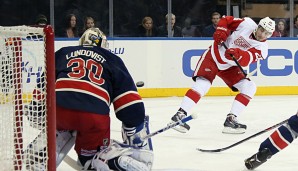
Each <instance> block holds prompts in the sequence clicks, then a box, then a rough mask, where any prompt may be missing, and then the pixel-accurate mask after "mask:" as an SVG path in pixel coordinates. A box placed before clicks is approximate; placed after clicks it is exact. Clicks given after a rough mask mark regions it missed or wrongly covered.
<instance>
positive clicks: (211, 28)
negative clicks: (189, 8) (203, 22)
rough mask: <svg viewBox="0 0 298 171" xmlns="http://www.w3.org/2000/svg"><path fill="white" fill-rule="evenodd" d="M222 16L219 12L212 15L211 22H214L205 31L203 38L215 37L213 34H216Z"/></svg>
mask: <svg viewBox="0 0 298 171" xmlns="http://www.w3.org/2000/svg"><path fill="white" fill-rule="evenodd" d="M220 17H221V16H220V14H219V13H218V12H214V13H212V15H211V21H212V24H211V25H209V26H206V27H205V28H204V30H203V37H212V36H213V33H214V32H215V30H216V27H217V24H218V22H219V20H220Z"/></svg>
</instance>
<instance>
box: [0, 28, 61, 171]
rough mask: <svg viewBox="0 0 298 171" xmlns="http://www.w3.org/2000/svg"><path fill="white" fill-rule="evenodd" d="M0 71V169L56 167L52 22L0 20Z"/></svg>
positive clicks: (49, 169) (53, 168) (52, 170)
mask: <svg viewBox="0 0 298 171" xmlns="http://www.w3.org/2000/svg"><path fill="white" fill-rule="evenodd" d="M0 73H1V74H0V89H1V91H0V117H1V119H0V120H1V121H0V130H1V132H0V163H1V170H6V171H10V170H48V171H54V170H56V96H55V56H54V32H53V29H52V27H51V26H45V27H30V26H11V27H1V26H0ZM32 100H36V101H38V103H37V104H34V106H33V104H32V103H30V102H31V101H32ZM30 105H31V107H28V106H30ZM41 109H42V111H40V110H41Z"/></svg>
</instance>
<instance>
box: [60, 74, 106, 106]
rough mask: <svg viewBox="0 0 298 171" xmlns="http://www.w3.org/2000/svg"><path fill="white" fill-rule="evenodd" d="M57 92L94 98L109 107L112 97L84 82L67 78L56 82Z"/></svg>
mask: <svg viewBox="0 0 298 171" xmlns="http://www.w3.org/2000/svg"><path fill="white" fill-rule="evenodd" d="M56 91H73V92H80V93H84V94H88V95H91V96H94V97H96V98H98V99H100V100H102V101H104V102H105V103H107V105H109V104H110V96H109V93H108V92H107V91H106V90H105V89H103V88H101V87H99V86H95V85H93V84H92V83H90V82H88V81H84V80H76V79H67V78H63V79H58V80H57V82H56Z"/></svg>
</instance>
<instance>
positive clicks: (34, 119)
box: [25, 100, 46, 130]
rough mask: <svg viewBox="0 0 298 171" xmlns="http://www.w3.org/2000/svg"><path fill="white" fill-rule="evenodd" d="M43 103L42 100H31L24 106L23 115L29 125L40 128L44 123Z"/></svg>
mask: <svg viewBox="0 0 298 171" xmlns="http://www.w3.org/2000/svg"><path fill="white" fill-rule="evenodd" d="M45 108H46V106H45V104H44V102H43V101H35V100H32V101H31V103H30V104H29V105H26V106H25V116H27V119H28V120H29V123H30V126H32V127H33V128H37V129H39V130H41V129H42V128H43V127H44V124H45V116H44V115H45Z"/></svg>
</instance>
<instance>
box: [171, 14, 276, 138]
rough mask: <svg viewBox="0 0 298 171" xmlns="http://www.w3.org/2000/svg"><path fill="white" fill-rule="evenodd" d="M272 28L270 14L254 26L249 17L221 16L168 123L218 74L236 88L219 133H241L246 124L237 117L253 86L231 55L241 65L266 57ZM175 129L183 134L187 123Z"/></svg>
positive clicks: (181, 115)
mask: <svg viewBox="0 0 298 171" xmlns="http://www.w3.org/2000/svg"><path fill="white" fill-rule="evenodd" d="M274 30H275V22H274V21H273V20H272V19H270V18H269V17H266V18H263V19H261V20H260V22H259V24H258V25H257V24H256V23H255V22H254V21H253V20H252V19H251V18H248V17H245V18H243V19H241V18H234V17H233V16H223V17H222V18H221V20H220V21H219V23H218V25H217V29H216V31H215V33H214V35H213V38H214V42H213V44H212V45H211V46H210V47H209V48H208V49H207V50H206V51H205V52H204V54H203V55H202V56H201V57H200V59H199V61H198V62H197V66H196V69H195V71H194V73H193V77H192V79H193V80H194V84H193V86H192V87H191V88H190V89H189V90H188V91H187V92H186V94H185V96H184V99H183V101H182V103H181V106H180V109H179V110H178V111H177V113H176V114H175V115H174V116H173V117H172V118H171V120H172V121H171V122H173V121H178V120H181V119H182V118H184V117H186V116H187V114H188V113H189V112H190V111H191V109H192V108H193V107H194V105H195V104H196V103H198V101H199V100H200V99H201V97H203V96H204V95H205V94H206V93H207V92H208V90H209V89H210V87H211V85H212V82H213V80H214V79H215V76H218V77H220V78H221V79H222V80H223V81H224V82H225V83H226V84H227V86H228V87H230V88H231V89H232V90H233V91H239V93H238V94H237V95H236V97H235V99H234V102H233V103H232V107H231V109H230V111H229V113H228V115H227V117H226V120H225V122H224V129H223V131H222V132H223V133H244V132H245V130H246V128H247V127H246V125H244V124H241V123H239V122H238V121H237V116H239V115H240V114H241V113H242V111H243V110H244V109H245V107H246V106H247V105H248V103H249V101H250V100H251V99H252V98H253V96H254V94H255V92H256V85H255V83H254V82H253V81H252V80H250V79H249V78H246V76H245V74H244V73H243V72H241V69H240V68H239V67H238V66H237V64H236V63H235V61H234V60H233V59H232V56H233V57H234V58H235V59H236V60H237V61H238V63H239V64H240V65H241V66H243V67H245V66H248V65H249V64H251V63H254V62H257V61H258V60H263V59H265V58H266V57H267V55H268V44H267V42H266V39H268V38H269V37H271V35H272V33H273V31H274ZM223 44H225V46H226V47H227V49H226V47H224V45H223ZM211 115H212V114H211ZM174 129H175V130H177V131H179V132H182V133H185V132H186V131H187V130H189V129H190V126H189V125H188V124H186V123H184V124H181V125H180V126H179V127H175V128H174Z"/></svg>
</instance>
